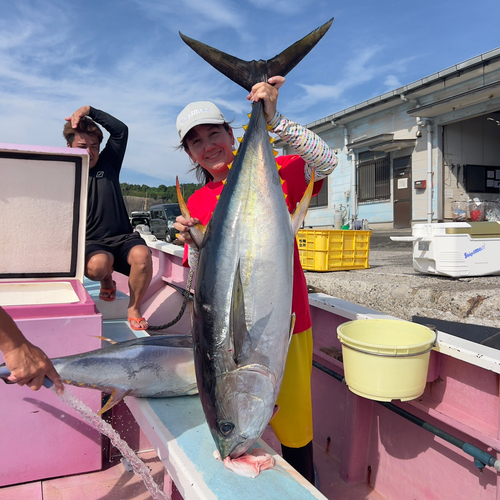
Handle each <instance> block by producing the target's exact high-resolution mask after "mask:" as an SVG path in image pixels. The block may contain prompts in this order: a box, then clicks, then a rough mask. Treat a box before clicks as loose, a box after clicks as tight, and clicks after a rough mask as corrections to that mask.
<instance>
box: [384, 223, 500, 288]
mask: <svg viewBox="0 0 500 500" xmlns="http://www.w3.org/2000/svg"><path fill="white" fill-rule="evenodd" d="M412 229H413V232H412V234H413V235H412V236H391V240H393V241H412V242H413V268H414V269H415V270H416V271H419V272H421V273H426V274H439V275H441V276H451V277H452V278H460V277H462V276H486V275H491V274H500V259H499V258H498V257H499V255H500V223H499V222H444V223H436V224H415V225H414V226H413V228H412Z"/></svg>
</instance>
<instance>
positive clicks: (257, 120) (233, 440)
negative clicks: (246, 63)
mask: <svg viewBox="0 0 500 500" xmlns="http://www.w3.org/2000/svg"><path fill="white" fill-rule="evenodd" d="M293 242H294V235H293V233H292V225H291V219H290V214H289V212H288V209H287V206H286V203H285V199H284V196H283V190H282V188H281V182H280V177H279V174H278V170H277V168H276V161H275V158H274V154H273V150H272V146H271V144H270V142H269V136H268V132H267V127H266V121H265V117H264V112H263V107H262V105H261V104H260V103H257V104H256V105H254V107H253V111H252V115H251V118H250V123H249V126H248V129H247V132H246V134H245V140H244V142H243V144H242V150H241V151H240V152H239V153H238V156H237V157H236V159H235V161H234V163H233V166H232V168H231V175H230V176H229V177H228V179H227V184H226V186H225V187H224V190H223V192H222V194H221V197H220V199H219V201H218V203H217V206H216V209H215V211H214V214H213V216H212V219H211V221H210V224H209V227H208V232H207V234H206V236H205V238H204V240H203V244H202V246H201V248H200V257H199V263H198V271H197V280H196V285H195V307H194V326H193V340H194V345H195V366H196V371H197V378H198V381H199V383H200V384H201V385H200V387H199V391H200V397H201V401H202V405H203V408H204V410H205V415H206V417H207V421H208V424H209V427H210V429H211V432H212V435H213V437H214V439H215V441H216V443H217V445H218V448H219V451H220V453H221V456H222V457H223V458H224V457H226V456H231V457H233V458H234V457H237V456H240V455H241V454H242V453H244V452H245V451H246V450H247V449H248V448H249V447H250V446H251V445H252V444H253V443H254V442H255V441H256V440H257V439H258V438H259V437H260V436H261V435H262V433H263V432H264V429H265V427H266V426H267V424H268V423H269V421H270V419H271V417H272V414H273V410H274V405H275V401H276V398H277V397H278V393H279V389H280V386H281V381H282V378H283V372H284V367H285V360H286V355H287V352H288V345H289V339H290V325H291V313H292V311H291V307H292V280H293Z"/></svg>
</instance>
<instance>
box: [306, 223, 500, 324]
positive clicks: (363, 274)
mask: <svg viewBox="0 0 500 500" xmlns="http://www.w3.org/2000/svg"><path fill="white" fill-rule="evenodd" d="M411 234H412V232H411V229H393V230H389V231H380V230H373V231H372V236H371V240H370V250H369V256H368V261H369V265H370V268H369V269H359V270H353V271H334V272H315V271H306V272H305V275H306V280H307V284H308V286H309V288H310V290H311V291H316V292H323V293H326V294H328V295H332V296H334V297H338V298H340V299H344V300H348V301H349V302H353V303H356V304H359V305H362V306H365V307H369V308H370V309H375V310H377V311H380V312H382V313H384V314H389V315H391V316H395V317H397V318H400V319H405V320H409V321H411V318H412V316H423V317H426V318H431V319H432V318H435V319H441V320H446V321H456V322H461V323H471V324H477V325H483V326H492V327H498V326H500V276H480V277H472V278H469V277H464V278H448V277H444V276H437V275H431V274H422V273H419V272H417V271H415V270H414V269H413V255H412V248H413V247H412V245H413V244H412V243H411V242H394V241H392V240H391V239H390V236H391V235H393V236H411Z"/></svg>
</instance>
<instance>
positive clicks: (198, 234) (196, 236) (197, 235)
mask: <svg viewBox="0 0 500 500" xmlns="http://www.w3.org/2000/svg"><path fill="white" fill-rule="evenodd" d="M175 186H176V188H177V201H178V203H179V208H180V209H181V214H182V216H183V217H184V218H185V219H190V218H191V214H190V213H189V209H188V207H187V205H186V202H185V201H184V197H183V196H182V193H181V186H180V185H179V178H178V177H176V178H175ZM205 230H206V226H202V225H201V224H196V226H194V227H192V228H191V229H190V230H189V234H190V235H191V238H193V241H194V242H195V244H196V246H197V247H198V248H200V246H201V242H202V241H203V238H204V236H205Z"/></svg>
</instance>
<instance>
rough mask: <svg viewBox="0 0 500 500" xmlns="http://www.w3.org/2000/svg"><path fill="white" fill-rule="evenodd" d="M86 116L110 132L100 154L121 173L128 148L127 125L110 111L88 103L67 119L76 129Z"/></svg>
mask: <svg viewBox="0 0 500 500" xmlns="http://www.w3.org/2000/svg"><path fill="white" fill-rule="evenodd" d="M84 116H88V117H90V118H92V120H94V121H95V122H96V123H97V124H99V125H101V126H102V127H103V128H104V129H105V130H106V131H107V132H109V139H108V141H107V143H106V146H105V147H104V149H103V150H102V151H101V153H100V154H99V156H104V158H106V160H107V161H108V162H109V163H110V164H111V165H113V167H114V168H115V169H116V170H117V172H118V173H119V172H120V169H121V166H122V163H123V158H124V156H125V151H126V149H127V140H128V127H127V125H125V123H123V122H121V121H120V120H118V119H117V118H115V117H114V116H112V115H110V114H109V113H106V112H105V111H101V110H100V109H97V108H93V107H92V106H88V105H86V106H82V107H81V108H78V109H77V110H76V111H75V112H74V113H73V114H72V115H71V116H70V117H67V118H65V120H66V121H68V122H71V127H72V128H73V129H76V128H77V127H78V123H79V122H80V119H81V118H82V117H84Z"/></svg>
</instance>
